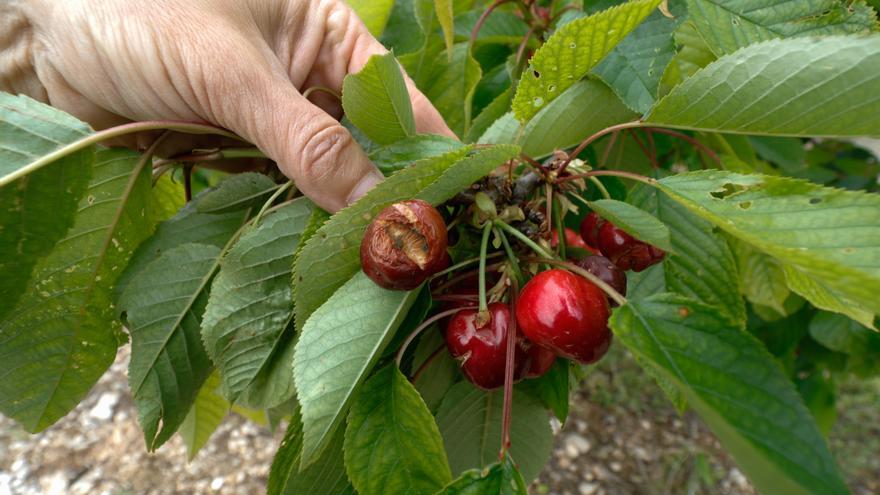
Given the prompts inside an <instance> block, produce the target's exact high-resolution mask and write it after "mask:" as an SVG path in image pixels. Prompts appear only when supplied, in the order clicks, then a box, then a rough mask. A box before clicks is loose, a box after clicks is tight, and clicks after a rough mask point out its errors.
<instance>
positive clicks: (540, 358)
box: [526, 342, 556, 378]
mask: <svg viewBox="0 0 880 495" xmlns="http://www.w3.org/2000/svg"><path fill="white" fill-rule="evenodd" d="M529 344H530V345H529V349H528V350H527V351H526V354H527V355H528V356H529V368H528V369H527V370H526V378H537V377H539V376H542V375H543V374H544V373H547V372H548V371H550V368H552V367H553V363H555V362H556V354H554V353H553V351H551V350H550V349H547V348H544V347H541V346H539V345H537V344H535V343H531V342H530V343H529Z"/></svg>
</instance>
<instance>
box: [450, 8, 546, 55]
mask: <svg viewBox="0 0 880 495" xmlns="http://www.w3.org/2000/svg"><path fill="white" fill-rule="evenodd" d="M481 14H482V11H479V10H471V11H469V12H465V13H463V14H461V15H458V16H456V17H455V39H456V40H458V41H470V37H471V32H472V31H473V29H474V26H475V25H476V23H477V19H479V17H480V15H481ZM528 30H529V26H528V24H526V23H525V21H523V19H522V18H521V17H518V16H517V15H516V14H514V13H512V12H505V11H503V10H495V11H493V12H492V15H490V16H489V17H488V18H487V19H486V21H485V22H484V23H483V27H481V28H480V33H479V34H478V35H477V39H476V40H474V45H475V46H479V44H481V43H487V44H504V45H519V43H520V42H522V40H523V37H525V35H526V33H527V32H528Z"/></svg>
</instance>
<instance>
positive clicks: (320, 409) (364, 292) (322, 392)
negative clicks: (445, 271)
mask: <svg viewBox="0 0 880 495" xmlns="http://www.w3.org/2000/svg"><path fill="white" fill-rule="evenodd" d="M417 296H418V291H411V292H404V291H390V290H385V289H382V288H381V287H379V286H377V285H376V284H375V283H373V281H372V280H370V279H369V278H367V276H366V275H364V274H363V273H362V272H358V273H357V274H355V276H354V277H352V278H351V279H350V280H349V281H348V282H347V283H346V284H345V285H343V286H342V287H340V288H339V290H337V291H336V292H335V293H334V294H333V296H332V297H330V299H328V300H327V302H326V303H324V304H323V305H321V307H320V308H318V310H317V311H315V312H314V313H313V314H312V315H311V317H310V318H309V319H308V321H307V322H306V324H305V326H303V329H302V332H301V333H300V335H299V341H297V343H296V350H295V354H294V361H293V378H294V381H295V383H296V390H297V395H298V397H299V402H300V406H301V408H302V422H303V453H302V461H301V462H302V467H303V468H305V467H307V466H308V465H309V464H311V463H312V462H314V461H315V460H316V459H317V458H318V457H319V456H320V455H321V452H323V450H324V449H325V448H326V446H327V444H328V443H329V442H330V439H331V438H332V437H333V434H334V433H335V432H336V430H337V428H338V427H339V424H340V422H341V421H342V419H343V417H344V415H345V413H346V412H347V411H348V407H349V405H350V404H351V400H352V397H353V396H354V394H355V392H356V391H357V389H358V387H359V386H360V384H361V383H363V381H364V380H365V379H366V378H367V375H368V374H369V373H370V370H371V369H372V368H373V365H375V364H376V361H377V360H378V359H379V357H380V356H381V355H382V351H384V350H385V347H386V346H387V345H388V343H389V342H390V340H391V338H392V337H393V336H394V331H395V330H396V329H397V327H398V326H399V325H400V323H401V322H402V321H403V319H404V318H405V317H406V313H407V311H408V310H409V307H410V306H411V305H412V303H413V302H414V301H415V299H416V297H417Z"/></svg>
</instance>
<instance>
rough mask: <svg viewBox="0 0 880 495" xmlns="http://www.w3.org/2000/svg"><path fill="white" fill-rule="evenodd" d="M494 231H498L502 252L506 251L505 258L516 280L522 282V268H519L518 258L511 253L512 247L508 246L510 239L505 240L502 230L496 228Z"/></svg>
mask: <svg viewBox="0 0 880 495" xmlns="http://www.w3.org/2000/svg"><path fill="white" fill-rule="evenodd" d="M495 232H497V233H498V237H500V238H501V244H502V245H504V252H505V253H507V259H508V261H509V262H510V267H511V268H512V269H513V275H514V276H515V277H516V280H517V282H520V283H522V282H524V281H525V279H523V274H522V270H520V268H519V258H517V257H516V255H515V254H514V253H513V249H512V248H511V247H510V241H508V240H507V236H506V235H504V231H503V230H501V229H498V228H496V229H495Z"/></svg>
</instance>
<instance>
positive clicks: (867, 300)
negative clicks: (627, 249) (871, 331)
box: [659, 171, 880, 314]
mask: <svg viewBox="0 0 880 495" xmlns="http://www.w3.org/2000/svg"><path fill="white" fill-rule="evenodd" d="M659 187H660V188H661V189H662V190H663V191H664V192H666V193H667V194H668V195H669V196H670V197H671V198H672V199H674V200H675V201H677V202H679V203H681V204H682V205H684V206H685V207H687V208H688V209H689V210H691V211H692V212H694V213H696V214H697V215H699V216H701V217H703V218H704V219H706V220H708V221H709V222H711V223H713V224H715V225H717V226H718V227H720V228H721V229H723V230H724V231H726V232H727V233H728V234H730V235H732V236H734V237H736V238H737V239H739V240H742V241H744V242H747V243H748V244H750V245H751V246H752V247H753V248H755V249H757V250H758V251H761V252H763V253H766V254H768V255H770V256H773V257H774V258H776V259H777V260H778V261H779V263H780V264H781V265H782V266H783V267H787V268H790V269H792V270H794V271H796V272H797V273H800V274H802V275H804V276H805V277H807V278H809V279H811V280H813V281H814V282H815V283H817V284H819V285H820V286H822V287H824V288H825V289H826V290H827V291H830V292H831V293H833V294H835V295H836V296H838V297H843V298H846V299H850V300H852V301H854V302H855V303H857V304H860V305H863V306H864V308H865V309H867V310H869V311H871V312H873V313H875V314H877V313H880V299H878V298H877V294H878V293H880V263H878V261H877V260H880V195H877V194H872V193H865V192H855V191H844V190H839V189H832V188H827V187H822V186H819V185H816V184H814V183H810V182H806V181H802V180H798V179H790V178H784V177H773V176H764V175H742V174H734V173H729V172H721V171H705V172H692V173H687V174H681V175H675V176H672V177H667V178H665V179H661V180H660V181H659ZM804 295H807V294H806V293H805V294H804ZM814 299H815V298H814Z"/></svg>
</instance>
